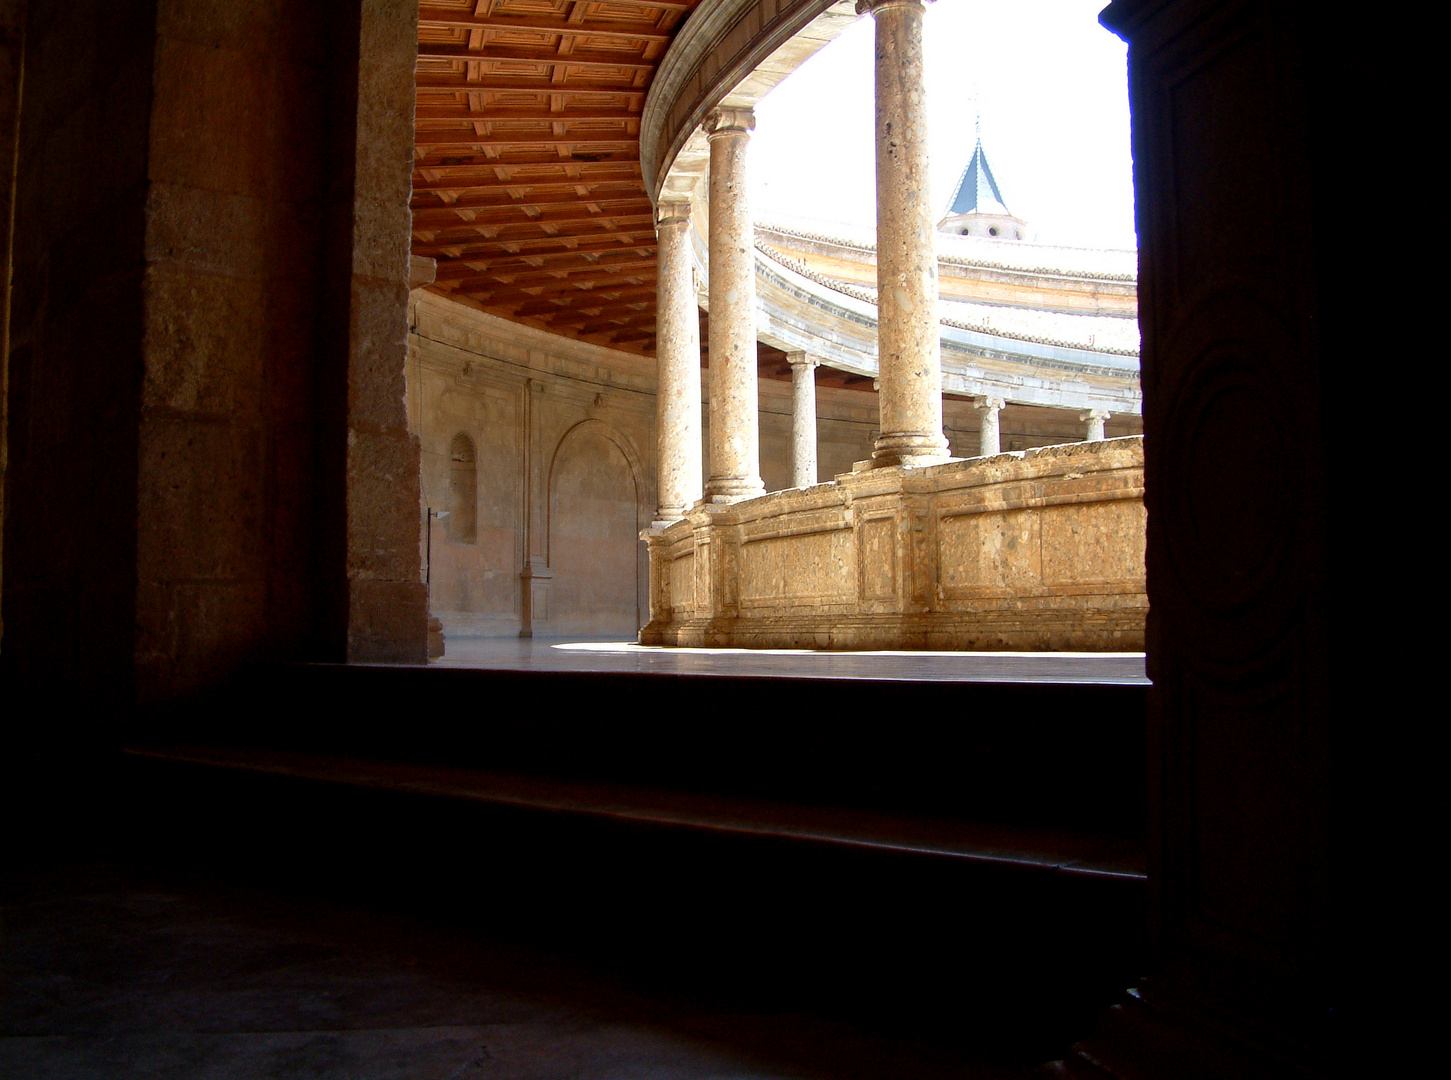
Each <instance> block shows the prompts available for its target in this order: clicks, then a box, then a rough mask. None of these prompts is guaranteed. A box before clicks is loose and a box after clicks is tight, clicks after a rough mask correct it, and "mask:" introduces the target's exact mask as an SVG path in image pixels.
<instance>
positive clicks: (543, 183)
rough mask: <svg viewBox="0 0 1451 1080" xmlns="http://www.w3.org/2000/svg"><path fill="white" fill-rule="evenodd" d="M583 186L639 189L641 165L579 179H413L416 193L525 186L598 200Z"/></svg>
mask: <svg viewBox="0 0 1451 1080" xmlns="http://www.w3.org/2000/svg"><path fill="white" fill-rule="evenodd" d="M560 164H561V165H565V164H569V165H571V166H573V167H574V168H578V169H581V170H582V171H583V169H584V166H585V165H587V164H589V163H588V162H565V161H561V162H560ZM596 164H598V165H602V166H603V165H613V167H615V168H621V165H619V164H614V163H612V162H608V161H601V162H597V163H596ZM631 164H632V163H631V162H624V163H623V165H624V166H625V167H628V166H629V165H631ZM469 167H470V168H475V167H476V166H469ZM591 171H593V170H591ZM582 187H583V188H589V189H590V191H591V192H593V190H594V189H595V188H603V187H613V188H620V187H624V188H626V189H634V190H640V188H641V181H640V169H639V165H638V164H635V166H634V175H633V176H631V175H629V174H626V175H624V176H590V177H584V176H581V177H579V178H578V179H567V178H565V177H560V178H559V179H557V180H555V179H550V180H535V179H530V178H527V177H514V178H512V179H509V180H500V179H499V178H498V177H497V176H490V177H487V178H484V177H466V176H460V177H449V178H447V179H442V180H424V181H419V180H414V181H413V190H414V192H415V193H416V192H419V191H514V190H521V189H522V190H525V191H541V192H542V191H574V192H575V196H574V198H573V199H570V200H569V201H570V202H576V203H584V202H594V201H595V197H594V195H593V194H587V195H580V194H579V193H578V192H577V191H576V190H575V189H577V188H582ZM601 197H603V196H601ZM516 201H518V202H521V203H523V202H527V201H528V200H527V198H525V199H518V200H516Z"/></svg>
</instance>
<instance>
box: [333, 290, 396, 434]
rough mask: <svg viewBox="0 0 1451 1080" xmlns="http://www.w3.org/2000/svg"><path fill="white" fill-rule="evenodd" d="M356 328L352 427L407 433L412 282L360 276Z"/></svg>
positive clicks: (350, 380) (354, 300)
mask: <svg viewBox="0 0 1451 1080" xmlns="http://www.w3.org/2000/svg"><path fill="white" fill-rule="evenodd" d="M406 265H407V264H406V262H405V263H404V266H405V270H406ZM405 282H406V273H405ZM351 324H352V325H351V331H352V359H351V363H350V364H349V365H348V367H349V371H348V419H349V423H350V426H352V427H355V428H359V429H362V430H369V431H391V432H402V431H404V430H406V428H407V424H408V417H407V413H406V411H405V409H404V396H405V393H406V389H405V381H404V376H403V367H404V360H405V359H406V357H407V355H408V286H407V284H406V283H399V282H390V281H379V280H376V279H368V278H355V279H354V280H353V298H352V311H351Z"/></svg>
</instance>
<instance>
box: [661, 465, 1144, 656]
mask: <svg viewBox="0 0 1451 1080" xmlns="http://www.w3.org/2000/svg"><path fill="white" fill-rule="evenodd" d="M1143 496H1144V444H1143V439H1142V437H1135V438H1127V439H1110V440H1107V441H1103V442H1092V443H1080V444H1073V445H1068V446H1053V447H1046V448H1044V449H1041V450H1030V451H1026V452H1020V453H1014V454H1004V455H1000V456H997V457H990V458H974V459H971V460H968V461H957V462H951V463H949V464H945V465H936V466H929V467H926V468H913V469H907V468H877V469H870V470H867V471H864V472H859V473H851V474H847V475H844V476H839V477H837V478H836V480H834V481H833V482H831V483H828V484H818V485H816V486H814V487H809V488H798V489H792V490H790V491H782V492H777V493H775V494H772V495H767V496H764V497H763V498H758V499H750V500H748V501H745V502H739V503H735V504H733V505H729V506H719V505H711V504H699V505H697V506H696V507H695V508H694V509H693V510H691V511H690V513H689V514H688V515H687V516H686V517H685V518H684V519H683V520H681V521H678V522H676V523H675V524H673V525H671V526H670V527H669V528H666V529H663V530H659V531H652V532H650V533H647V534H646V538H647V540H648V541H649V544H650V622H649V625H647V626H646V627H645V628H644V629H643V630H642V631H641V633H640V641H641V642H642V643H644V644H651V645H712V646H735V647H754V648H817V649H883V648H886V649H903V648H906V649H912V648H917V649H986V650H992V649H1007V650H1019V649H1021V650H1095V651H1115V650H1116V651H1131V650H1139V649H1142V648H1143V647H1144V621H1145V617H1146V615H1147V613H1148V598H1147V595H1146V593H1145V585H1144V554H1143V553H1144V525H1145V513H1144V497H1143Z"/></svg>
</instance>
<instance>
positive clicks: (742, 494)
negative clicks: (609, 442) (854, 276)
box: [705, 109, 766, 503]
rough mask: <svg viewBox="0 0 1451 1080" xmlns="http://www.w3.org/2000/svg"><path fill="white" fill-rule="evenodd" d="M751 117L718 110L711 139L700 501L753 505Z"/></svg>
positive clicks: (756, 441)
mask: <svg viewBox="0 0 1451 1080" xmlns="http://www.w3.org/2000/svg"><path fill="white" fill-rule="evenodd" d="M755 123H756V118H755V115H754V114H753V113H752V112H751V111H750V110H749V109H722V110H720V111H718V112H717V113H715V114H714V115H713V116H712V117H711V120H710V122H709V124H708V125H707V127H708V130H709V132H710V356H711V362H710V462H709V470H710V476H709V478H708V479H707V480H706V482H705V497H706V498H707V499H710V500H712V501H714V502H721V503H729V502H734V501H736V500H738V499H749V498H754V497H755V496H757V495H760V494H762V493H763V492H764V491H765V490H766V488H765V485H764V484H763V483H762V482H761V442H760V428H759V424H758V420H757V403H756V251H755V243H754V241H753V240H752V233H751V210H750V204H749V200H748V198H747V183H746V148H747V144H748V143H749V141H750V135H751V129H752V128H753V127H754V126H755Z"/></svg>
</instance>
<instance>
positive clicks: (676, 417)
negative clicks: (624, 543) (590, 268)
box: [655, 202, 704, 527]
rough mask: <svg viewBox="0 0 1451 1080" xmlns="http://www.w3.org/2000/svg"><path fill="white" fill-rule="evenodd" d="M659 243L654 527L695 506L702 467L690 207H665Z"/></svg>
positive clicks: (697, 321) (697, 317)
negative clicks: (655, 500)
mask: <svg viewBox="0 0 1451 1080" xmlns="http://www.w3.org/2000/svg"><path fill="white" fill-rule="evenodd" d="M655 231H656V235H657V237H658V238H659V244H660V246H659V253H660V254H659V259H660V272H659V282H660V285H659V289H660V291H659V299H658V301H657V311H658V312H659V314H658V316H657V320H656V330H655V342H656V355H657V356H658V358H659V360H658V363H659V378H658V381H657V389H656V399H655V435H656V444H657V453H656V477H657V480H658V482H657V488H658V491H659V495H658V498H659V505H658V507H657V508H656V511H655V525H656V526H657V527H663V526H664V525H668V524H669V523H670V522H672V521H679V520H680V519H681V518H682V517H683V516H684V515H685V511H686V510H688V509H689V508H690V507H691V506H692V505H694V504H695V503H696V502H697V501H699V499H700V497H701V494H702V491H703V485H704V477H703V475H702V472H701V469H702V463H701V417H700V313H699V309H698V308H697V307H696V299H695V282H694V276H695V267H694V260H693V258H692V253H691V248H690V204H689V203H688V202H676V203H664V204H662V205H661V207H660V221H659V224H658V225H657V226H656V230H655Z"/></svg>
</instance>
